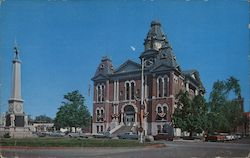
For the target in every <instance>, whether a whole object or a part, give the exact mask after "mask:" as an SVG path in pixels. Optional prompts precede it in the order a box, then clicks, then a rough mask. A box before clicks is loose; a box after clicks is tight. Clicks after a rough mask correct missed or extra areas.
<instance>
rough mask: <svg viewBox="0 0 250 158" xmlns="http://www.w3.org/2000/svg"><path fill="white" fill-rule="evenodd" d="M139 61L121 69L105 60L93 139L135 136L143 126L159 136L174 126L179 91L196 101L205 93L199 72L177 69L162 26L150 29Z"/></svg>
mask: <svg viewBox="0 0 250 158" xmlns="http://www.w3.org/2000/svg"><path fill="white" fill-rule="evenodd" d="M139 58H140V60H141V63H136V62H134V61H131V60H127V61H126V62H124V63H123V64H122V65H121V66H120V67H118V68H115V67H114V66H113V64H112V61H111V60H110V59H109V58H107V57H104V58H102V60H101V63H100V65H99V66H98V67H97V70H96V73H95V75H94V77H93V78H92V80H93V81H94V97H93V98H94V99H93V123H92V130H93V133H97V132H102V131H111V133H112V132H115V131H116V130H119V129H121V128H124V127H128V128H127V129H129V130H132V131H135V132H136V131H137V129H138V127H141V126H142V127H143V129H144V132H145V134H148V135H156V134H157V133H159V132H163V126H164V125H171V123H172V119H171V117H172V114H173V112H174V107H175V96H176V94H177V93H179V92H180V90H183V91H185V90H186V91H188V92H189V93H190V94H191V95H193V96H194V95H198V94H199V93H201V94H203V93H204V92H205V89H204V87H203V86H202V83H201V80H200V77H199V73H198V71H196V70H189V71H183V70H182V69H181V67H180V65H179V64H178V63H177V60H176V57H175V55H174V53H173V50H172V47H171V45H170V43H169V41H168V39H167V37H166V36H165V35H164V34H163V32H162V29H161V24H160V23H159V22H157V21H153V22H152V23H151V28H150V30H149V32H148V34H147V36H146V38H145V40H144V51H143V52H142V53H141V55H140V57H139ZM142 81H144V84H142Z"/></svg>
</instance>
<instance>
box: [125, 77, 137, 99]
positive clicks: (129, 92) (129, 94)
mask: <svg viewBox="0 0 250 158" xmlns="http://www.w3.org/2000/svg"><path fill="white" fill-rule="evenodd" d="M134 99H135V82H134V81H126V82H125V100H134Z"/></svg>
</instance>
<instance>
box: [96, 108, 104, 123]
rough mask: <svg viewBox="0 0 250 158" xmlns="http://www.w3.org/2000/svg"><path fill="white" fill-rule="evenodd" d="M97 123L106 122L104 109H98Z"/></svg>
mask: <svg viewBox="0 0 250 158" xmlns="http://www.w3.org/2000/svg"><path fill="white" fill-rule="evenodd" d="M96 121H97V122H103V121H104V109H103V107H101V108H99V107H98V108H97V109H96Z"/></svg>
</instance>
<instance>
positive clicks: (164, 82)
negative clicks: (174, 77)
mask: <svg viewBox="0 0 250 158" xmlns="http://www.w3.org/2000/svg"><path fill="white" fill-rule="evenodd" d="M168 93H169V78H168V77H167V76H164V77H161V76H159V77H158V78H157V97H158V98H161V97H167V96H168V95H169V94H168Z"/></svg>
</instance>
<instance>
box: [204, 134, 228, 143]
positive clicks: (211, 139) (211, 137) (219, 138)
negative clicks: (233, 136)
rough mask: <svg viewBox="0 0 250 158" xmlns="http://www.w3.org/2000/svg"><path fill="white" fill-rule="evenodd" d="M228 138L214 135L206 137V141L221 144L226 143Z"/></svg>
mask: <svg viewBox="0 0 250 158" xmlns="http://www.w3.org/2000/svg"><path fill="white" fill-rule="evenodd" d="M225 140H226V136H225V135H219V134H212V135H208V136H206V137H205V141H212V142H220V141H225Z"/></svg>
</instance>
